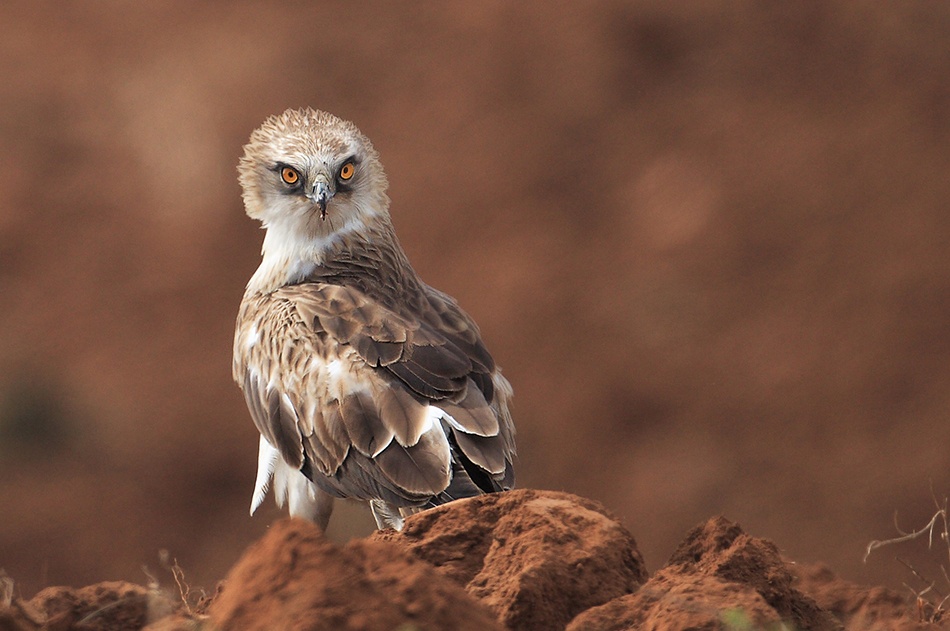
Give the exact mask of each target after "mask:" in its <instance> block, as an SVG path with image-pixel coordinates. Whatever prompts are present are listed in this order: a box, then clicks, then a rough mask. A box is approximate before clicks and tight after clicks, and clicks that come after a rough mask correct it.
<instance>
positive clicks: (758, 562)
mask: <svg viewBox="0 0 950 631" xmlns="http://www.w3.org/2000/svg"><path fill="white" fill-rule="evenodd" d="M176 570H177V568H176ZM176 578H177V579H178V581H177V585H176V587H175V589H173V590H171V592H170V591H169V590H168V589H162V588H161V587H159V586H158V585H157V584H152V585H150V586H142V585H134V584H131V583H124V582H107V583H99V584H96V585H90V586H88V587H84V588H81V589H74V588H69V587H50V588H47V589H44V590H42V591H41V592H40V593H38V594H36V595H35V596H34V597H33V598H32V599H29V600H26V599H23V598H20V597H16V598H12V597H11V596H10V591H9V590H8V593H7V595H6V598H5V602H4V603H2V606H0V629H2V630H3V631H38V630H39V629H48V630H50V631H72V630H75V631H94V630H102V631H121V630H130V631H131V630H133V629H135V630H138V629H143V628H144V629H147V630H149V631H193V630H197V629H242V630H252V629H287V630H301V631H302V630H308V629H314V630H316V629H327V630H340V629H353V630H357V629H366V630H376V629H379V630H391V629H400V630H402V631H410V630H414V629H418V630H422V629H433V630H441V629H459V630H468V629H471V630H473V631H474V630H492V629H499V630H501V629H518V630H522V629H523V630H538V629H552V630H553V629H558V630H560V629H565V630H567V631H587V630H602V631H614V630H615V631H620V630H622V629H725V630H734V631H742V630H750V629H775V630H778V629H789V630H793V629H798V630H801V629H813V630H815V631H823V630H829V631H832V630H838V629H841V630H858V629H862V630H864V629H893V630H907V631H910V630H912V629H913V630H921V631H923V630H926V629H946V628H950V617H946V616H944V613H945V611H944V610H943V609H942V608H941V609H935V608H933V607H932V606H929V605H927V604H926V601H924V600H920V601H918V602H911V601H909V599H908V598H907V597H906V596H905V595H903V594H899V593H896V592H894V591H892V590H890V589H887V588H884V587H863V586H860V585H856V584H854V583H851V582H848V581H845V580H842V579H840V578H838V577H837V576H836V575H835V574H834V572H833V571H832V570H830V569H829V568H827V567H825V566H822V565H799V564H797V563H795V562H794V561H792V560H789V559H787V558H785V557H784V556H783V555H782V554H781V553H780V551H779V548H778V547H777V546H776V545H775V544H774V543H773V542H771V541H769V540H767V539H760V538H757V537H754V536H751V535H749V534H747V533H746V532H744V531H743V529H742V527H741V526H740V525H739V524H737V523H734V522H731V521H729V520H728V519H726V518H724V517H713V518H711V519H709V520H708V521H706V522H704V523H701V524H699V525H697V526H696V527H695V528H693V529H692V530H691V531H689V532H688V533H687V534H686V536H685V538H684V539H683V541H682V543H680V545H679V547H678V548H677V550H676V552H675V553H674V554H673V556H672V557H671V558H670V559H669V561H668V562H667V563H666V565H665V566H663V567H662V568H660V569H659V570H657V571H655V572H653V573H652V574H651V573H650V572H648V571H647V568H646V567H645V565H644V562H643V559H642V558H641V555H640V552H639V550H638V549H637V544H636V541H635V540H634V538H633V536H632V535H631V534H630V532H629V531H627V529H626V528H624V527H623V526H622V525H621V524H620V522H619V521H618V520H617V519H616V518H615V517H614V516H613V515H612V514H611V513H610V512H609V511H607V510H606V509H605V508H604V507H603V506H601V505H600V504H598V503H597V502H594V501H591V500H588V499H584V498H580V497H577V496H574V495H570V494H567V493H561V492H552V491H535V490H519V491H512V492H509V493H505V494H500V495H490V496H483V497H479V498H473V499H469V500H463V501H459V502H455V503H453V504H450V505H447V506H443V507H440V508H438V509H435V510H430V511H427V512H424V513H421V514H419V515H416V516H414V517H412V518H411V519H409V520H407V522H406V526H405V529H404V530H403V531H402V532H398V533H397V532H394V531H382V532H377V533H375V534H374V535H372V536H370V537H367V538H365V539H356V540H352V541H350V542H349V543H347V544H346V545H342V546H341V545H338V544H335V543H332V542H331V541H329V540H328V539H327V538H326V537H325V536H324V535H323V534H322V533H321V532H320V531H319V530H318V529H317V528H315V527H314V526H313V525H312V524H310V523H309V522H306V521H302V520H297V519H286V520H282V521H278V522H276V523H275V524H274V525H273V526H272V527H271V528H270V530H269V531H268V533H267V534H266V535H265V536H264V537H263V538H261V539H260V540H259V541H257V542H256V543H254V544H253V545H251V546H250V547H249V548H248V549H247V550H246V551H245V552H244V554H243V556H242V557H241V559H240V560H239V561H238V562H237V564H236V565H235V566H234V567H233V568H232V569H231V571H230V572H229V573H228V575H227V577H226V578H225V579H224V580H223V581H221V582H220V583H219V584H218V586H217V589H216V590H215V591H214V593H213V594H205V593H202V594H201V596H200V598H199V597H196V596H195V595H193V594H192V593H191V591H192V590H191V588H190V587H188V586H187V584H186V579H185V577H184V576H183V575H182V574H181V573H180V572H178V573H177V574H176Z"/></svg>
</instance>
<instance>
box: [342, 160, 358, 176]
mask: <svg viewBox="0 0 950 631" xmlns="http://www.w3.org/2000/svg"><path fill="white" fill-rule="evenodd" d="M354 173H356V167H355V166H353V163H352V162H347V163H346V164H344V165H343V168H342V169H340V179H341V180H348V179H350V178H351V177H353V174H354Z"/></svg>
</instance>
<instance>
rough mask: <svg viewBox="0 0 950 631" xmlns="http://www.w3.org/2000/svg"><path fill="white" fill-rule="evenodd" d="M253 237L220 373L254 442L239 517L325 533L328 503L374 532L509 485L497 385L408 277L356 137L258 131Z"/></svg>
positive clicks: (304, 114) (455, 317)
mask: <svg viewBox="0 0 950 631" xmlns="http://www.w3.org/2000/svg"><path fill="white" fill-rule="evenodd" d="M238 171H239V180H240V183H241V187H242V188H243V198H244V205H245V209H246V211H247V214H248V215H249V216H250V217H251V218H253V219H257V220H258V221H260V222H261V223H262V225H263V228H264V229H266V234H265V236H264V243H263V247H262V262H261V265H260V267H259V268H258V269H257V271H256V272H255V273H254V275H253V276H252V277H251V280H250V281H249V282H248V284H247V289H246V291H245V293H244V298H243V300H242V301H241V307H240V311H239V313H238V317H237V327H236V331H235V335H234V362H233V375H234V379H235V381H236V382H237V384H238V385H239V386H240V387H241V389H242V390H243V391H244V397H245V399H246V401H247V406H248V409H249V410H250V413H251V418H252V419H253V420H254V424H255V425H256V426H257V429H258V430H259V431H260V433H261V438H260V449H259V457H258V472H257V482H256V486H255V490H254V496H253V500H252V502H251V513H252V514H253V513H254V511H255V510H256V509H257V507H258V506H260V504H261V502H262V501H263V499H264V496H265V495H266V493H267V490H268V487H269V485H270V482H271V480H273V486H274V493H275V495H276V499H277V503H278V505H280V506H283V505H284V504H288V505H289V509H290V514H291V515H294V516H300V517H305V518H307V519H310V520H312V521H314V522H316V523H317V524H318V525H319V526H320V527H321V528H323V529H326V525H327V523H328V521H329V519H330V513H331V511H332V506H333V499H334V498H338V497H339V498H355V499H358V500H363V501H366V502H369V504H370V507H371V509H372V511H373V515H374V517H375V518H376V523H377V525H378V527H379V528H380V529H382V528H390V527H391V528H397V529H399V528H401V526H402V520H403V518H404V517H405V516H407V515H410V514H412V513H414V512H417V511H419V510H422V509H424V508H428V507H431V506H435V505H438V504H443V503H445V502H448V501H451V500H453V499H457V498H461V497H470V496H473V495H478V494H481V493H489V492H497V491H503V490H507V489H509V488H511V487H512V485H513V483H514V469H513V467H512V460H513V457H514V454H515V442H514V433H515V430H514V424H513V422H512V419H511V415H510V413H509V411H508V401H509V398H510V397H511V386H510V385H509V383H508V381H507V380H506V379H505V378H504V377H502V375H501V372H500V370H499V368H498V367H497V366H496V365H495V362H494V360H493V359H492V356H491V355H490V354H489V353H488V350H486V348H485V345H484V344H483V343H482V339H481V337H480V335H479V331H478V327H477V326H476V325H475V322H474V321H473V320H472V318H471V317H469V316H468V314H466V313H465V312H464V311H462V309H461V308H460V307H459V306H458V303H457V302H456V301H455V300H454V299H453V298H451V297H450V296H448V295H447V294H444V293H442V292H440V291H438V290H436V289H433V288H432V287H430V286H428V285H426V284H425V283H424V282H422V280H421V279H420V278H419V277H418V276H417V275H416V272H415V271H414V270H413V268H412V266H411V265H410V264H409V260H408V258H407V257H406V254H405V252H404V251H403V249H402V247H401V246H400V244H399V241H398V239H397V238H396V233H395V231H394V229H393V225H392V221H391V219H390V215H389V197H388V196H387V193H386V189H387V180H386V175H385V174H384V173H383V168H382V165H381V164H380V161H379V156H378V154H377V152H376V150H375V149H374V148H373V145H372V144H371V143H370V141H369V139H368V138H366V136H364V135H363V134H362V133H361V132H360V131H359V130H358V129H357V128H356V126H355V125H353V124H352V123H350V122H347V121H344V120H341V119H339V118H337V117H336V116H333V115H331V114H328V113H326V112H321V111H315V110H312V109H301V110H288V111H286V112H284V113H283V114H280V115H278V116H272V117H271V118H269V119H267V120H266V121H265V122H264V123H263V125H262V126H261V127H260V128H258V129H257V130H255V131H254V132H253V133H252V134H251V137H250V140H249V142H248V144H247V145H246V146H245V147H244V156H243V157H242V158H241V160H240V164H239V166H238Z"/></svg>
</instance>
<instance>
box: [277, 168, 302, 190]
mask: <svg viewBox="0 0 950 631" xmlns="http://www.w3.org/2000/svg"><path fill="white" fill-rule="evenodd" d="M280 179H282V180H283V181H284V183H285V184H289V185H291V186H293V185H295V184H296V183H297V182H299V181H300V174H299V173H297V170H296V169H292V168H290V167H284V168H282V169H281V170H280Z"/></svg>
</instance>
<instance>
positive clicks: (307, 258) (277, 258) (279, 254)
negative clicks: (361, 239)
mask: <svg viewBox="0 0 950 631" xmlns="http://www.w3.org/2000/svg"><path fill="white" fill-rule="evenodd" d="M367 219H368V217H367V216H366V214H365V213H358V214H354V215H352V216H351V217H350V219H349V220H348V221H346V222H345V223H343V225H342V226H339V227H338V228H337V229H336V230H334V231H333V232H331V233H329V234H326V235H316V236H307V235H304V234H301V230H300V228H299V227H298V226H297V225H294V224H293V223H290V222H274V223H271V224H269V225H267V226H266V227H265V228H266V230H267V233H266V234H265V235H264V243H263V245H262V246H261V255H262V257H263V258H262V260H261V265H260V267H258V268H257V271H256V272H254V275H253V276H251V280H250V281H248V284H247V292H246V293H247V294H252V293H268V292H271V291H274V290H276V289H279V288H280V287H283V286H285V285H292V284H295V283H299V282H300V281H301V280H303V279H304V278H306V277H307V276H308V275H309V274H310V273H311V272H313V270H314V268H315V267H316V266H317V265H319V264H320V263H322V262H323V261H324V258H325V256H326V254H327V252H329V251H331V250H333V249H334V248H335V247H336V246H337V245H339V243H340V241H342V240H343V238H344V237H345V236H346V235H349V234H352V233H354V232H357V231H359V230H360V229H363V228H365V227H366V225H367V222H366V220H367Z"/></svg>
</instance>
